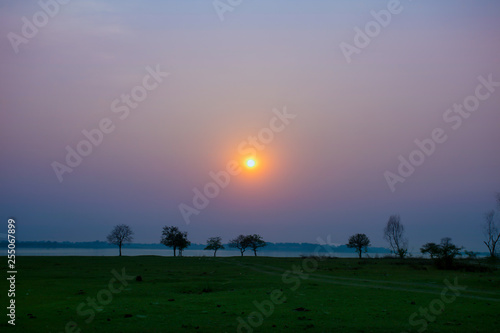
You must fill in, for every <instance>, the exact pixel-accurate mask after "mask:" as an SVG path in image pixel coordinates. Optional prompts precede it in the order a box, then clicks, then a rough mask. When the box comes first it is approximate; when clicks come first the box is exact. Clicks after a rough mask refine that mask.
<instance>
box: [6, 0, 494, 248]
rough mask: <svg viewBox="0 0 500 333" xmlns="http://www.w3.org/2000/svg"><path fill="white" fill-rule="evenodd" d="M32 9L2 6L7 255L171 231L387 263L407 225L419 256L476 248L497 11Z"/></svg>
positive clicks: (186, 4)
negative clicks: (423, 250) (34, 245)
mask: <svg viewBox="0 0 500 333" xmlns="http://www.w3.org/2000/svg"><path fill="white" fill-rule="evenodd" d="M41 3H42V5H43V6H42V5H40V3H39V2H38V1H14V0H7V1H2V2H1V3H0V35H1V41H0V59H1V61H0V78H1V79H0V112H1V113H0V156H1V158H2V163H1V164H0V177H1V178H0V179H1V182H0V217H1V219H2V220H3V221H4V222H3V225H4V227H5V229H4V230H5V232H6V230H7V220H8V218H14V219H15V220H16V223H17V233H16V235H17V237H18V240H26V241H34V240H51V241H94V240H105V238H106V235H107V234H108V233H109V232H110V230H111V229H112V227H113V226H114V225H117V224H122V223H124V224H128V225H130V226H131V228H132V229H133V230H134V232H135V240H134V241H135V242H139V243H156V242H159V240H160V237H161V230H162V228H163V226H166V225H169V226H170V225H175V226H178V227H179V228H180V229H181V230H183V231H187V232H188V234H189V239H190V240H191V241H192V242H195V243H204V242H205V241H206V239H207V238H208V237H212V236H221V237H222V238H223V241H224V242H227V241H228V240H229V239H231V238H234V237H235V236H237V235H239V234H253V233H257V234H260V235H262V236H263V238H264V239H265V240H267V241H270V242H311V243H316V242H318V239H319V238H321V239H326V238H327V237H329V239H330V240H331V242H333V243H334V244H345V243H346V242H347V239H348V237H349V236H350V235H353V234H355V233H365V234H366V235H367V236H368V237H369V238H370V240H371V243H372V245H373V246H387V243H386V242H385V241H384V239H383V228H384V226H385V224H386V223H387V220H388V219H389V216H390V215H393V214H399V215H400V216H401V222H402V223H403V225H404V226H405V230H406V236H407V238H408V240H409V248H410V250H412V251H418V249H419V248H420V246H421V245H422V244H424V243H426V242H439V241H440V239H441V238H443V237H451V238H452V240H453V242H454V243H455V244H457V245H461V246H465V247H466V248H467V249H469V250H474V251H487V249H486V247H485V246H484V245H483V243H482V241H483V238H484V236H483V234H482V229H481V224H482V223H483V221H484V214H485V213H486V212H487V211H488V210H491V209H494V208H495V207H496V203H495V199H494V195H495V193H496V192H500V174H499V170H500V154H499V153H498V144H499V143H500V131H499V130H498V129H499V124H500V112H499V107H500V84H499V83H498V82H500V38H499V31H500V20H498V14H499V13H500V3H499V2H498V1H474V2H473V1H462V0H460V1H458V0H453V1H451V0H447V1H440V2H439V3H436V2H435V1H423V0H422V1H403V0H402V1H401V2H397V1H395V0H392V1H351V0H344V1H319V0H312V1H311V0H307V1H296V0H290V1H284V0H282V1H279V0H276V1H268V0H252V1H244V0H243V1H240V2H238V1H230V2H228V1H227V0H221V1H218V2H217V1H209V0H205V1H159V0H157V1H141V2H139V1H130V0H120V1H118V0H113V1H112V0H108V1H83V0H73V1H67V0H66V1H62V0H60V2H55V0H42V1H41ZM230 3H231V4H233V5H230ZM44 4H46V5H44ZM42 7H45V11H44V9H43V8H42ZM464 104H465V105H464ZM85 133H86V134H85ZM89 133H90V134H89ZM92 135H93V136H92ZM88 137H90V138H91V139H92V140H93V142H91V139H89V138H88ZM416 140H417V142H419V144H417V143H416ZM70 151H71V152H73V153H68V152H70ZM68 154H69V155H71V156H70V157H69V159H68V156H67V155H68ZM75 154H76V155H77V156H75ZM249 156H253V157H254V158H255V160H256V162H257V165H256V166H255V167H254V168H247V167H245V166H244V161H245V159H246V158H248V157H249ZM228 165H229V166H230V168H229V169H231V170H230V171H231V172H232V174H230V173H229V171H228ZM398 169H399V170H398ZM213 174H217V175H219V176H218V177H219V178H218V180H219V183H220V184H222V185H217V184H216V183H214V180H213V177H212V176H211V175H213ZM226 183H228V184H226ZM207 189H208V190H207ZM197 191H199V192H197ZM205 191H208V192H207V193H208V196H210V197H209V198H208V197H206V195H205V194H204V193H205ZM195 193H202V194H201V195H202V196H203V197H205V198H203V197H201V196H200V195H198V197H197V198H196V197H195ZM193 200H195V201H196V200H197V201H196V204H195V203H193ZM499 215H500V212H499ZM497 216H498V215H497ZM0 233H2V231H1V230H0Z"/></svg>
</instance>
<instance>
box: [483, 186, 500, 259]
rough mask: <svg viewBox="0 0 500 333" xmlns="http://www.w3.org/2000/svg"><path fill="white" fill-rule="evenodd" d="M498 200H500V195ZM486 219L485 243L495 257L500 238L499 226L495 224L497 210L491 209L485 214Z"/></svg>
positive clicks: (484, 226) (484, 227)
mask: <svg viewBox="0 0 500 333" xmlns="http://www.w3.org/2000/svg"><path fill="white" fill-rule="evenodd" d="M498 200H500V195H499V197H498ZM499 204H500V202H499ZM484 219H485V223H484V225H483V232H484V236H485V237H486V240H485V241H484V244H485V245H486V246H487V247H488V251H490V257H492V258H495V257H497V253H496V246H497V243H498V241H499V240H500V232H498V228H497V226H496V224H495V211H494V210H490V211H489V212H488V213H486V214H485V216H484Z"/></svg>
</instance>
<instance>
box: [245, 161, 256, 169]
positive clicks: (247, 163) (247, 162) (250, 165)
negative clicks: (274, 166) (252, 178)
mask: <svg viewBox="0 0 500 333" xmlns="http://www.w3.org/2000/svg"><path fill="white" fill-rule="evenodd" d="M255 164H256V163H255V160H254V159H248V160H247V161H246V165H247V167H249V168H253V167H254V166H255Z"/></svg>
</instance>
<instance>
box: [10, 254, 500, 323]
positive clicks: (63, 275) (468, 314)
mask: <svg viewBox="0 0 500 333" xmlns="http://www.w3.org/2000/svg"><path fill="white" fill-rule="evenodd" d="M6 261H7V260H4V262H5V263H6ZM16 264H17V270H18V274H17V281H16V326H15V327H12V326H11V325H8V324H7V323H6V321H7V317H6V316H5V313H4V314H2V317H3V319H2V322H1V323H0V331H2V332H8V331H13V332H23V333H24V332H66V330H65V329H66V328H65V327H66V325H67V323H70V324H68V327H69V328H70V330H68V332H70V331H71V332H78V330H81V332H107V333H109V332H236V331H237V327H238V321H237V318H238V317H239V318H241V320H244V321H246V322H248V320H249V316H250V322H253V323H254V326H255V327H252V330H253V332H283V331H285V332H302V331H305V332H403V331H404V332H418V331H419V329H420V328H423V323H422V322H423V320H422V318H424V317H422V316H420V315H419V316H418V317H416V318H414V320H415V321H419V320H420V322H419V323H418V324H416V325H411V324H410V316H411V315H412V314H413V313H415V312H416V311H419V309H420V308H428V307H429V304H434V305H435V306H437V307H439V301H436V300H439V299H441V295H440V294H441V291H442V290H443V288H445V287H446V284H445V282H444V281H445V280H448V281H450V282H451V283H454V281H455V279H457V281H458V284H459V285H462V286H467V289H466V290H465V291H461V295H460V296H459V297H456V299H455V300H454V301H452V302H451V303H449V304H445V306H444V309H442V311H437V313H438V314H437V315H435V316H434V315H432V314H431V315H432V316H433V319H432V320H428V327H427V328H426V331H427V332H498V327H500V319H499V316H498V314H499V310H500V271H498V270H495V269H494V270H491V271H487V272H465V271H442V270H437V269H435V268H434V267H433V266H431V265H429V264H428V263H426V262H423V261H421V260H420V261H416V260H414V261H411V260H408V261H405V262H404V263H402V262H401V261H399V260H392V259H369V260H357V259H327V260H322V261H316V260H312V259H310V260H308V261H305V260H304V259H301V258H268V257H243V258H241V257H232V258H209V257H202V258H197V257H184V258H172V257H155V256H139V257H17V262H16ZM294 267H295V268H299V269H298V270H295V273H293V271H294ZM304 268H305V271H304ZM2 269H3V271H4V272H5V271H7V267H6V265H3V267H2ZM113 269H114V270H116V271H118V272H121V271H122V269H125V272H126V274H127V275H129V276H133V277H134V279H133V280H130V281H128V285H126V286H124V288H123V290H122V291H121V292H119V293H116V294H112V300H110V301H109V304H100V303H99V301H97V303H99V304H96V305H97V309H96V310H94V309H92V307H90V306H88V305H87V298H89V297H90V298H96V297H97V295H100V296H101V297H105V296H106V295H109V294H111V293H110V292H109V282H110V280H111V279H113V278H114V275H113V274H112V272H111V271H112V270H113ZM300 270H302V271H303V272H302V273H299V271H300ZM308 272H309V273H308ZM299 274H302V275H299ZM137 275H140V276H141V277H142V279H143V281H142V282H138V281H136V280H135V277H136V276H137ZM120 286H121V284H120V283H118V282H116V283H115V284H114V287H115V288H119V287H120ZM7 289H8V287H7V284H6V280H5V279H3V282H2V292H1V293H2V298H1V299H2V308H3V309H4V311H5V312H6V309H5V306H6V305H7V302H8V300H7V298H6V297H5V296H6V292H4V291H6V290H7ZM276 290H278V291H276ZM273 291H274V293H273ZM275 293H282V296H281V300H282V301H283V300H284V299H286V301H285V302H283V303H281V304H273V303H271V301H270V300H271V299H272V297H273V296H275ZM447 295H451V294H447ZM102 300H103V301H106V298H103V299H102ZM254 302H257V303H259V304H262V303H263V302H264V304H266V309H265V311H264V312H266V313H265V314H264V315H263V314H262V313H261V312H259V311H258V309H257V308H256V306H255V304H254ZM81 304H83V305H81ZM269 304H273V305H272V308H273V309H270V306H269ZM436 304H437V305H436ZM443 304H444V303H443ZM79 306H81V307H82V308H81V309H80V310H81V311H82V312H84V315H79V314H78V313H77V308H78V307H79ZM90 309H92V310H90ZM297 309H299V310H301V309H304V310H307V311H297ZM438 310H441V309H438ZM91 312H94V317H93V318H91V317H90V313H91ZM267 312H269V313H267ZM130 315H131V316H130ZM260 317H262V319H263V320H261V321H262V323H260ZM86 320H88V322H86ZM252 320H253V321H252ZM72 322H73V323H72ZM257 324H259V325H257ZM72 325H73V326H72ZM241 331H242V332H249V330H246V329H242V330H241Z"/></svg>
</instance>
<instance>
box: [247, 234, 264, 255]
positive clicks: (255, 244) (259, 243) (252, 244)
mask: <svg viewBox="0 0 500 333" xmlns="http://www.w3.org/2000/svg"><path fill="white" fill-rule="evenodd" d="M245 238H246V241H247V244H248V247H249V248H251V249H252V250H253V253H254V255H255V256H257V249H258V248H259V247H264V246H266V245H267V244H266V242H264V240H263V239H262V236H260V235H257V234H253V235H248V236H246V237H245Z"/></svg>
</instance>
